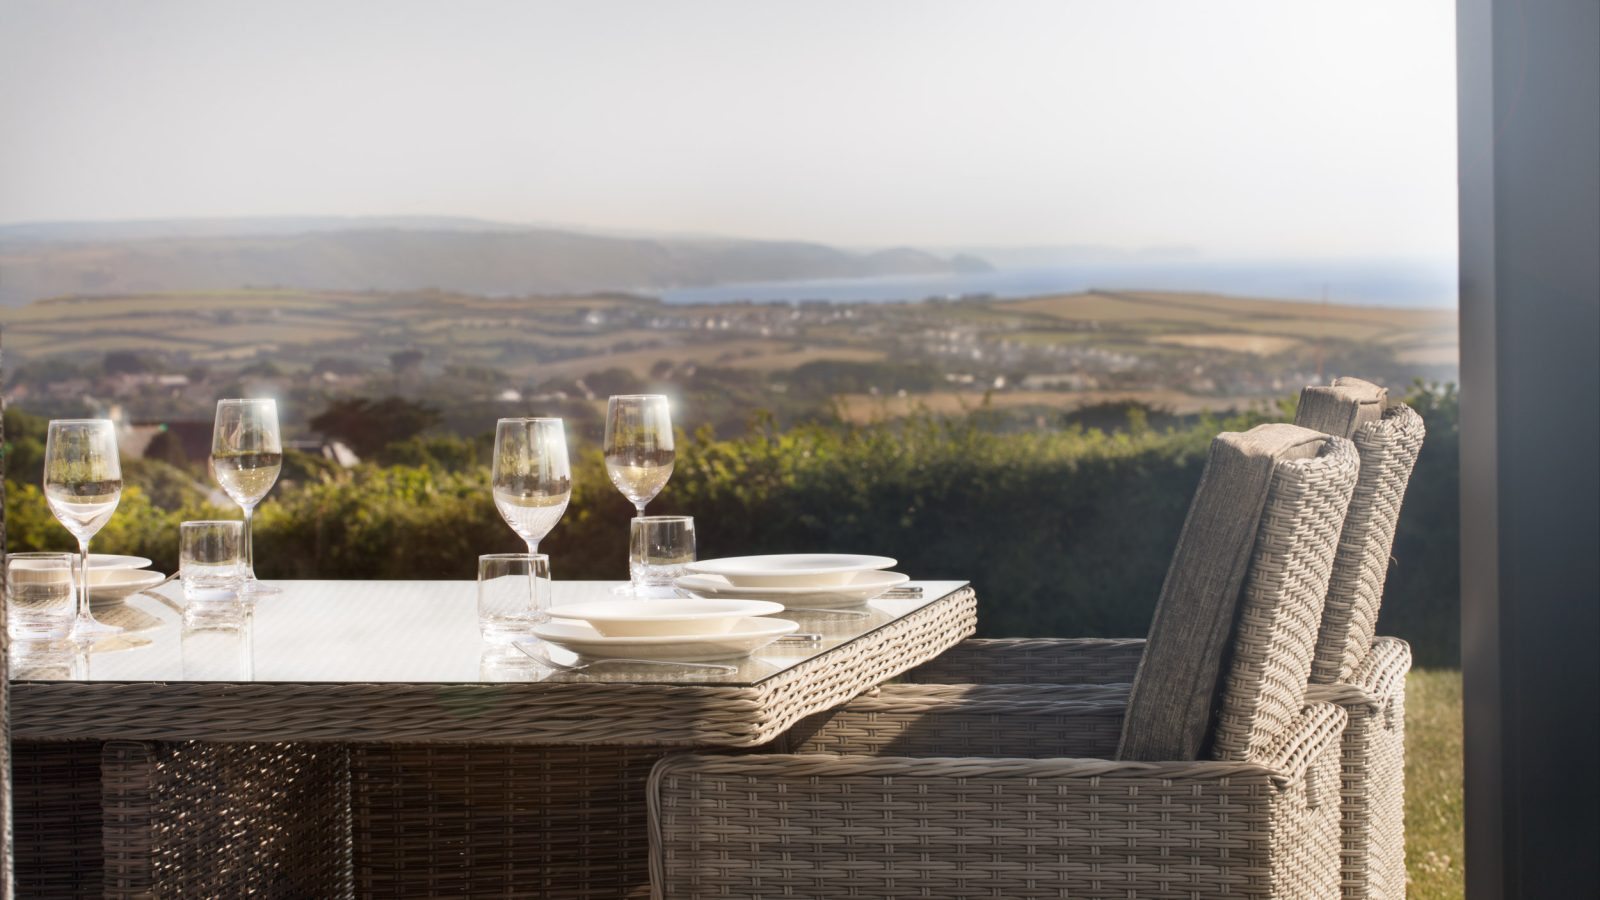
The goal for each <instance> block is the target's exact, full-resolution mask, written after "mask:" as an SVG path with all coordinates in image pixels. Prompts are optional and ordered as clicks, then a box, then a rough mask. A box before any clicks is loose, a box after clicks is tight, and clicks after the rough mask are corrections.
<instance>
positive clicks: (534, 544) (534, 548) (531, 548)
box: [528, 541, 539, 554]
mask: <svg viewBox="0 0 1600 900" xmlns="http://www.w3.org/2000/svg"><path fill="white" fill-rule="evenodd" d="M528 552H529V553H530V554H531V553H538V552H539V542H538V541H528Z"/></svg>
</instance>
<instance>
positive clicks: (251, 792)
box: [90, 741, 352, 898]
mask: <svg viewBox="0 0 1600 900" xmlns="http://www.w3.org/2000/svg"><path fill="white" fill-rule="evenodd" d="M101 772H102V782H103V792H104V798H103V804H104V817H105V822H104V840H103V846H104V853H105V868H106V873H105V896H107V897H127V898H134V897H163V898H167V897H196V898H200V897H244V896H253V897H283V898H291V897H319V898H339V897H349V896H352V893H351V882H350V824H349V808H350V797H349V768H348V760H347V756H346V754H345V751H344V749H343V748H341V747H336V746H323V747H308V746H303V745H302V746H283V745H274V746H264V745H239V746H231V745H201V744H192V743H189V744H161V743H143V742H133V741H113V742H111V743H108V744H106V745H105V747H104V751H103V760H102V766H101ZM90 852H92V850H91V851H90Z"/></svg>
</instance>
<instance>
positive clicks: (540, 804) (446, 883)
mask: <svg viewBox="0 0 1600 900" xmlns="http://www.w3.org/2000/svg"><path fill="white" fill-rule="evenodd" d="M665 752H667V751H665V750H663V749H661V748H650V747H606V746H555V747H551V746H543V747H539V746H498V745H488V746H485V745H470V746H469V745H452V744H431V745H424V744H374V745H360V746H355V747H352V749H351V758H350V759H351V763H350V764H351V795H352V805H353V825H354V844H355V849H354V856H355V881H356V891H357V894H359V895H360V896H361V897H374V898H379V897H382V898H387V897H435V896H473V897H548V898H562V900H616V898H623V897H640V898H643V897H648V896H649V892H650V883H649V882H650V876H649V871H648V854H649V833H648V825H649V817H648V815H647V811H646V808H645V781H646V779H647V778H648V777H649V774H650V767H651V766H652V765H653V764H654V763H655V761H656V760H657V759H659V758H660V757H661V756H662V755H663V754H664V753H665Z"/></svg>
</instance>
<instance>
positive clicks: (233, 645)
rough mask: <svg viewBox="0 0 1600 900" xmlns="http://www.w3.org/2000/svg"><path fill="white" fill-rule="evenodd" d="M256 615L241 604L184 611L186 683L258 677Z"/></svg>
mask: <svg viewBox="0 0 1600 900" xmlns="http://www.w3.org/2000/svg"><path fill="white" fill-rule="evenodd" d="M252 625H253V616H251V615H250V612H249V610H247V609H245V608H244V607H242V606H240V605H239V604H237V603H230V604H221V605H210V604H206V605H201V606H191V607H189V608H188V609H185V610H184V611H183V630H182V632H180V634H179V639H178V640H179V653H180V658H181V659H182V664H183V677H184V680H186V681H250V680H251V679H252V678H254V677H255V646H254V643H255V642H254V636H253V635H252V633H251V632H252Z"/></svg>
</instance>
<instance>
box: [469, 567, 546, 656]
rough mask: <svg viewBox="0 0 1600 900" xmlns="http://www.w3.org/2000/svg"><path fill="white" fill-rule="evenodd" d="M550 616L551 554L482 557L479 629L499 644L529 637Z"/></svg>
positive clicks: (487, 638)
mask: <svg viewBox="0 0 1600 900" xmlns="http://www.w3.org/2000/svg"><path fill="white" fill-rule="evenodd" d="M549 618H550V557H548V556H546V555H544V554H543V553H491V554H489V555H487V556H480V557H478V630H479V631H480V632H481V633H482V634H483V639H484V640H486V641H489V642H490V643H495V644H509V643H512V642H514V641H523V640H528V639H529V638H531V637H532V636H533V626H535V625H537V624H539V623H540V622H545V621H548V620H549Z"/></svg>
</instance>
